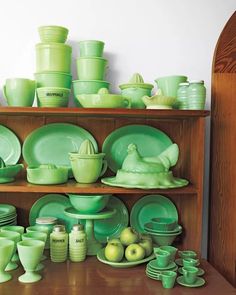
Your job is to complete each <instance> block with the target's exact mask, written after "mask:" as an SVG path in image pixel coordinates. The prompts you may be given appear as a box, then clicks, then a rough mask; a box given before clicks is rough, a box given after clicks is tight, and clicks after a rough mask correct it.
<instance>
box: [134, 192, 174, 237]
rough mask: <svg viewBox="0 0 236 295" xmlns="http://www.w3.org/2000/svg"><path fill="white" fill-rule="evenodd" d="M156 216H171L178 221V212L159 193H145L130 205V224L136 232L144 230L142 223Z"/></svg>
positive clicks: (169, 201)
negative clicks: (145, 194)
mask: <svg viewBox="0 0 236 295" xmlns="http://www.w3.org/2000/svg"><path fill="white" fill-rule="evenodd" d="M156 217H166V218H173V219H175V220H177V221H178V212H177V209H176V207H175V205H174V204H173V203H172V202H171V200H169V199H168V198H166V197H164V196H161V195H147V196H144V197H143V198H141V199H139V200H138V201H137V202H136V203H135V204H134V206H133V207H132V210H131V214H130V224H131V226H132V227H133V228H135V229H136V230H137V231H138V232H144V224H145V223H147V222H149V221H150V220H151V219H152V218H156Z"/></svg>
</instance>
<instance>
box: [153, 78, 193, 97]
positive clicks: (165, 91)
mask: <svg viewBox="0 0 236 295" xmlns="http://www.w3.org/2000/svg"><path fill="white" fill-rule="evenodd" d="M186 81H187V77H186V76H166V77H161V78H158V79H156V80H155V82H156V83H157V86H158V88H159V89H161V92H162V95H164V96H171V97H175V98H176V97H177V90H178V88H179V84H180V83H183V82H186Z"/></svg>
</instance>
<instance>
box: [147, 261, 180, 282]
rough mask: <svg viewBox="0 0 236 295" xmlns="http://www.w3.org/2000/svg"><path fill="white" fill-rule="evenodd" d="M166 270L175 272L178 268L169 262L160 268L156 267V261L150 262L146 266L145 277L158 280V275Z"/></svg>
mask: <svg viewBox="0 0 236 295" xmlns="http://www.w3.org/2000/svg"><path fill="white" fill-rule="evenodd" d="M166 270H171V271H177V270H178V267H177V265H176V263H175V262H171V263H170V264H169V265H168V266H166V267H160V266H158V265H157V260H156V259H154V260H151V261H149V263H148V264H147V266H146V275H147V276H148V277H149V278H150V279H153V280H159V275H160V274H161V273H162V272H163V271H166Z"/></svg>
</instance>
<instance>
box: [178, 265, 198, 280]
mask: <svg viewBox="0 0 236 295" xmlns="http://www.w3.org/2000/svg"><path fill="white" fill-rule="evenodd" d="M182 271H183V276H184V281H185V282H186V283H187V284H194V283H195V282H196V280H197V273H198V268H197V267H193V266H187V267H183V268H182Z"/></svg>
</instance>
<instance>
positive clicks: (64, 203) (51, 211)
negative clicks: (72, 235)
mask: <svg viewBox="0 0 236 295" xmlns="http://www.w3.org/2000/svg"><path fill="white" fill-rule="evenodd" d="M70 206H71V203H70V201H69V198H67V197H65V196H64V195H60V194H48V195H45V196H43V197H42V198H40V199H38V200H37V201H36V202H35V203H34V204H33V206H32V207H31V209H30V213H29V224H30V225H35V224H36V219H37V218H38V217H48V216H50V217H56V218H57V219H58V224H64V225H65V226H66V230H67V232H70V231H71V229H72V227H73V225H74V224H77V223H78V219H75V218H71V217H68V216H67V215H65V214H64V210H65V209H66V208H68V207H70Z"/></svg>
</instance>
